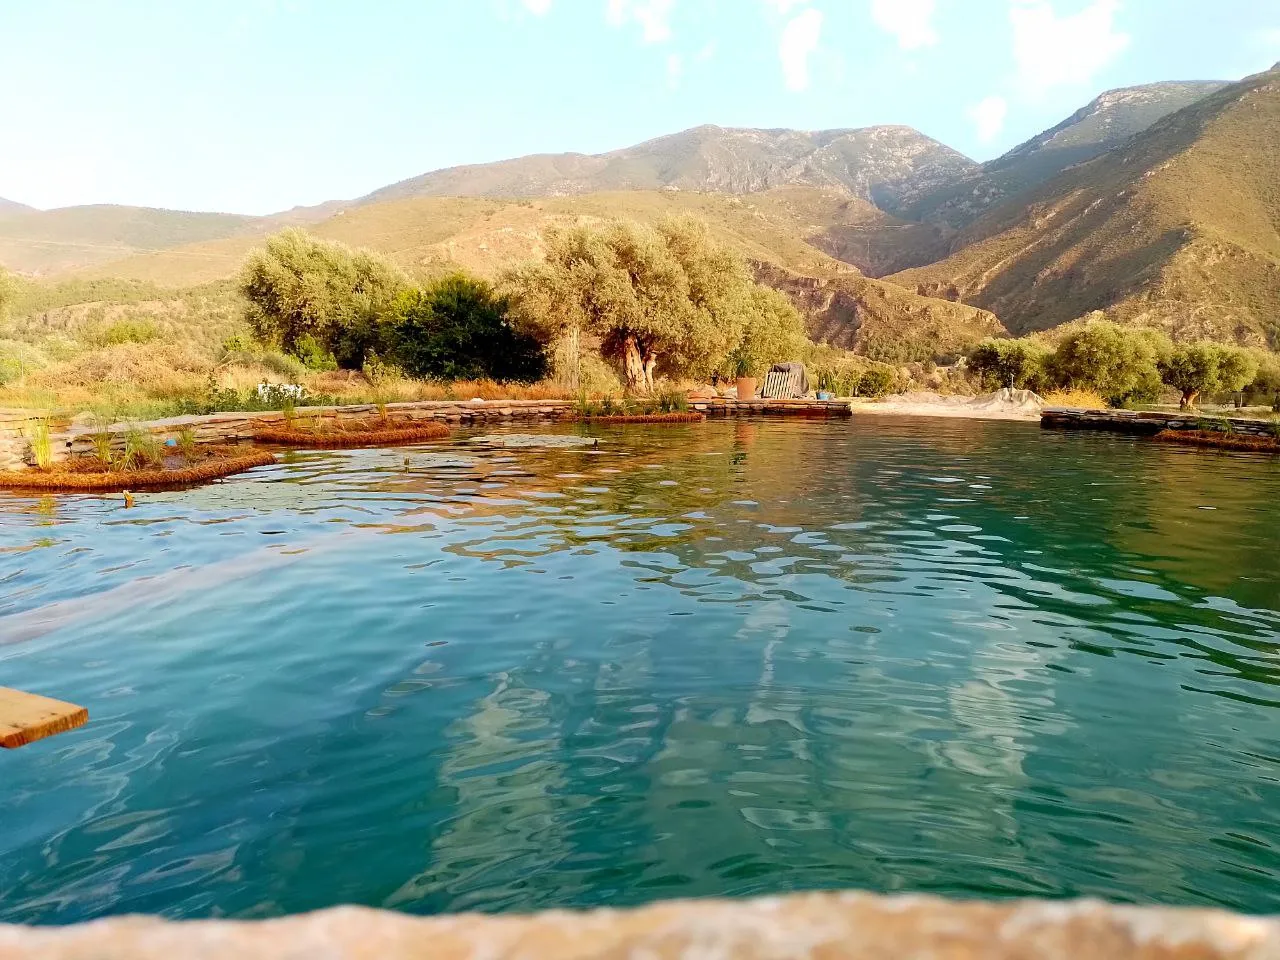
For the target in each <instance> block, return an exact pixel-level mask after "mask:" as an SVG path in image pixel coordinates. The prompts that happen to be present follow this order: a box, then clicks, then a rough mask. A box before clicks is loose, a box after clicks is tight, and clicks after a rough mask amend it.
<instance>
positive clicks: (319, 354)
mask: <svg viewBox="0 0 1280 960" xmlns="http://www.w3.org/2000/svg"><path fill="white" fill-rule="evenodd" d="M293 355H294V356H295V357H297V358H298V359H299V360H300V361H302V365H303V366H304V367H306V369H308V370H314V371H316V372H317V373H323V372H324V371H326V370H337V369H338V361H337V359H336V358H335V357H334V355H333V353H332V352H331V351H329V350H326V349H325V348H324V347H322V346H321V345H320V342H319V341H318V340H316V338H315V337H313V336H311V334H309V333H305V334H303V335H302V336H300V337H299V338H298V339H297V342H295V343H294V345H293Z"/></svg>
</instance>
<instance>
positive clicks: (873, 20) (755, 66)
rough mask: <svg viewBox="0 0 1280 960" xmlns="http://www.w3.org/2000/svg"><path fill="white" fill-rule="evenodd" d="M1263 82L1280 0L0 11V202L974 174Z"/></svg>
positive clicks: (268, 206)
mask: <svg viewBox="0 0 1280 960" xmlns="http://www.w3.org/2000/svg"><path fill="white" fill-rule="evenodd" d="M1277 60H1280V0H1213V2H1211V3H1208V2H1204V0H1198V2H1197V0H364V2H361V3H357V2H354V0H351V2H338V0H217V2H209V0H111V2H106V0H0V196H3V197H7V198H9V199H11V200H18V201H21V202H24V203H29V204H32V205H35V206H40V207H53V206H63V205H69V204H77V203H94V202H98V203H128V204H141V205H149V206H164V207H173V208H183V209H199V210H226V211H234V212H243V213H266V212H271V211H275V210H280V209H285V208H288V207H291V206H294V205H296V204H312V203H318V202H320V201H323V200H327V199H336V198H348V197H354V196H358V195H360V194H363V193H366V192H368V191H370V190H372V189H374V188H376V187H379V186H382V185H384V184H387V183H390V182H393V181H396V180H400V179H404V178H406V177H410V176H414V175H416V174H419V173H423V172H425V171H427V170H432V169H435V168H438V167H443V166H450V165H453V164H458V163H474V162H483V161H488V160H497V159H502V158H506V157H512V156H519V155H522V154H526V153H535V152H558V151H565V150H577V151H583V152H599V151H604V150H609V149H614V148H617V147H622V146H627V145H629V144H632V143H636V142H639V141H641V140H645V139H648V138H650V137H654V136H659V135H661V134H664V133H670V132H674V131H676V130H680V129H684V128H686V127H691V126H696V125H697V124H701V123H717V124H721V125H724V126H769V127H796V128H802V129H820V128H828V127H857V126H865V125H868V124H876V123H902V124H909V125H911V126H914V127H916V128H918V129H920V130H922V131H923V132H925V133H926V134H928V135H930V136H932V137H935V138H937V139H939V140H941V141H943V142H944V143H947V144H949V145H951V146H953V147H955V148H956V149H958V150H960V151H962V152H964V153H966V154H968V155H970V156H972V157H974V158H976V159H979V160H983V159H988V158H990V157H993V156H996V155H998V154H1000V153H1002V152H1003V151H1004V150H1006V149H1008V148H1009V147H1011V146H1013V145H1015V144H1016V143H1018V142H1020V141H1022V140H1024V139H1026V138H1027V137H1029V136H1032V135H1033V134H1035V133H1038V132H1039V131H1040V130H1042V129H1044V128H1046V127H1048V126H1051V125H1053V124H1054V123H1056V122H1058V121H1059V120H1061V119H1062V118H1063V117H1065V116H1066V115H1068V114H1069V113H1071V112H1072V111H1073V110H1075V109H1076V108H1078V107H1080V106H1082V105H1083V104H1084V103H1086V102H1087V101H1089V100H1090V99H1092V98H1093V97H1094V96H1096V95H1097V94H1098V93H1100V92H1101V91H1103V90H1105V89H1109V88H1112V87H1117V86H1126V85H1130V84H1137V83H1146V82H1150V81H1154V80H1189V79H1219V78H1221V79H1235V78H1238V77H1240V76H1243V75H1245V74H1247V73H1251V72H1256V71H1258V70H1260V69H1264V68H1266V67H1267V66H1270V65H1271V64H1272V63H1274V62H1276V61H1277Z"/></svg>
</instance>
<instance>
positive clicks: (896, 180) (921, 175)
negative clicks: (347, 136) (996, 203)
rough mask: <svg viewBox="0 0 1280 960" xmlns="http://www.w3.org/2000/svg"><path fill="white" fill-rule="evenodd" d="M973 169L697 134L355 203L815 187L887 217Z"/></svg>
mask: <svg viewBox="0 0 1280 960" xmlns="http://www.w3.org/2000/svg"><path fill="white" fill-rule="evenodd" d="M976 168H977V164H976V163H974V162H973V161H972V160H970V159H968V158H967V157H965V156H963V155H962V154H959V153H957V152H956V151H955V150H952V149H951V148H950V147H947V146H944V145H943V144H941V143H938V142H937V141H936V140H931V139H930V138H928V137H926V136H925V135H924V134H922V133H920V132H918V131H916V130H913V129H912V128H910V127H901V126H882V127H866V128H864V129H858V130H821V131H815V132H806V131H799V130H754V129H727V128H724V127H716V126H702V127H695V128H693V129H692V130H685V131H682V132H680V133H676V134H671V135H670V136H665V137H658V138H657V139H655V140H649V141H647V142H645V143H641V144H639V145H637V146H634V147H627V148H625V149H623V150H615V151H613V152H612V153H604V154H598V155H594V156H588V155H585V154H575V153H565V154H549V155H541V156H533V157H522V158H520V159H516V160H506V161H502V162H499V163H487V164H479V165H474V166H464V167H451V168H449V169H447V170H437V171H435V172H432V173H427V174H423V175H422V176H420V177H414V178H412V179H410V180H405V181H402V182H401V183H397V184H393V185H391V186H389V187H384V188H383V189H381V190H378V191H375V192H374V193H372V194H370V195H369V196H367V197H364V198H362V199H361V201H359V202H361V203H366V202H367V203H378V202H382V201H386V200H399V199H405V198H409V197H424V196H482V197H507V198H511V197H548V196H563V195H571V194H584V193H598V192H602V191H619V190H682V191H702V192H716V193H731V194H741V193H755V192H759V191H763V190H771V189H774V188H777V187H785V186H813V187H825V188H830V189H836V190H842V191H845V192H847V193H849V194H851V195H853V196H854V197H858V198H861V199H863V200H868V201H871V202H873V203H875V204H876V205H877V206H880V207H881V208H883V209H885V210H888V211H890V212H892V211H895V210H897V209H899V208H901V207H903V206H905V205H907V204H909V203H912V202H914V201H915V200H917V199H918V198H920V197H921V196H924V195H925V194H927V193H929V192H930V191H933V190H935V189H937V188H939V187H940V186H942V185H944V184H947V183H949V182H951V181H953V180H955V179H956V178H957V177H959V176H961V175H962V174H964V173H967V172H969V171H971V170H973V169H976Z"/></svg>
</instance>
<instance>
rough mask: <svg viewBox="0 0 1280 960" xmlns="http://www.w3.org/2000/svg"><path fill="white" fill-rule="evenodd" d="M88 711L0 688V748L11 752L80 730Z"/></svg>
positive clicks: (34, 695)
mask: <svg viewBox="0 0 1280 960" xmlns="http://www.w3.org/2000/svg"><path fill="white" fill-rule="evenodd" d="M88 719H89V711H88V709H86V708H85V707H78V706H76V705H75V704H74V703H63V702H62V701H61V700H51V699H50V698H49V697H41V696H38V695H36V694H34V693H23V692H22V691H21V690H11V689H9V688H8V687H0V747H4V748H6V749H13V748H14V747H21V746H23V745H24V744H27V743H34V742H35V741H36V740H43V739H44V738H45V737H52V736H53V735H54V734H55V733H65V732H66V731H68V730H74V729H75V728H76V727H79V726H83V725H84V724H85V723H86V722H87V721H88Z"/></svg>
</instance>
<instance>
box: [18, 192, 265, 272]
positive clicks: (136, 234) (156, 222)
mask: <svg viewBox="0 0 1280 960" xmlns="http://www.w3.org/2000/svg"><path fill="white" fill-rule="evenodd" d="M259 223H260V220H259V218H257V217H245V216H239V215H236V214H230V213H189V212H185V211H178V210H155V209H151V208H149V207H121V206H109V205H99V206H85V207H63V208H60V209H57V210H31V209H27V210H25V211H19V212H16V213H14V214H12V215H7V214H6V215H5V216H4V217H2V218H0V265H4V266H5V267H8V268H9V269H11V270H17V271H19V272H23V273H33V274H46V273H56V272H59V271H63V270H69V269H75V268H78V267H85V266H90V265H93V264H98V263H104V262H107V261H110V260H118V259H120V258H121V257H125V256H128V255H129V254H132V253H136V252H140V251H146V250H164V249H167V248H170V247H176V246H180V245H182V244H186V243H196V242H199V241H202V240H210V239H215V238H220V237H227V236H232V235H234V234H237V233H243V232H246V231H251V230H254V229H257V228H258V225H259Z"/></svg>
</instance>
